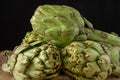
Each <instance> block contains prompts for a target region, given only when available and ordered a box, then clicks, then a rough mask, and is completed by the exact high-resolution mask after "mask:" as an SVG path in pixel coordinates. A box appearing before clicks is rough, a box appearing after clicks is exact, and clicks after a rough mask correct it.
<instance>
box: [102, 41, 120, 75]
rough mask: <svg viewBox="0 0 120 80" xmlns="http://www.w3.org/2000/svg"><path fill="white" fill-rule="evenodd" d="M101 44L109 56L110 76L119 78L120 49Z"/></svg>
mask: <svg viewBox="0 0 120 80" xmlns="http://www.w3.org/2000/svg"><path fill="white" fill-rule="evenodd" d="M101 44H104V45H105V46H106V47H107V48H108V52H109V53H110V55H111V56H110V59H111V63H112V74H114V75H116V76H118V77H120V47H118V46H116V45H111V44H106V43H101Z"/></svg>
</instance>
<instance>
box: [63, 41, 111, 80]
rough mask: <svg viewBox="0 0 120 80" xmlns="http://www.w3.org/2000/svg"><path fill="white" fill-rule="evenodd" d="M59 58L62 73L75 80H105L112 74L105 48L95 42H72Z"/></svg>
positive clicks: (108, 55) (108, 54)
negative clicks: (60, 58) (61, 63)
mask: <svg viewBox="0 0 120 80" xmlns="http://www.w3.org/2000/svg"><path fill="white" fill-rule="evenodd" d="M61 56H62V62H63V66H62V69H63V71H64V72H65V73H66V74H67V75H69V76H71V77H72V78H74V79H75V80H105V79H106V78H107V77H108V76H109V75H110V74H111V73H112V66H111V65H112V63H111V59H110V53H108V52H107V47H105V46H103V45H101V44H99V43H97V42H95V41H84V42H77V41H74V42H72V43H71V44H70V45H68V46H66V47H65V48H64V49H63V50H62V53H61Z"/></svg>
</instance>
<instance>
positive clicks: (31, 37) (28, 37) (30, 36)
mask: <svg viewBox="0 0 120 80" xmlns="http://www.w3.org/2000/svg"><path fill="white" fill-rule="evenodd" d="M34 41H44V36H42V35H41V34H39V33H37V32H35V31H30V32H27V33H26V34H25V36H24V38H23V40H22V42H21V44H26V43H27V44H29V43H31V42H34Z"/></svg>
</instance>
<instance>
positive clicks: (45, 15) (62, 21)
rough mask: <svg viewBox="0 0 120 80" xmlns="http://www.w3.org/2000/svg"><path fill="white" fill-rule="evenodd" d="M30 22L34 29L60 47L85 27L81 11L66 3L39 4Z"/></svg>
mask: <svg viewBox="0 0 120 80" xmlns="http://www.w3.org/2000/svg"><path fill="white" fill-rule="evenodd" d="M30 22H31V24H32V28H33V30H34V31H37V32H38V33H40V34H42V35H43V36H45V38H46V40H52V41H53V42H54V43H55V44H57V45H58V46H60V47H63V46H65V45H67V44H69V43H70V42H71V41H72V40H73V39H74V37H75V36H76V35H78V34H79V31H80V30H81V31H82V29H83V27H84V20H83V18H82V17H81V15H80V13H79V12H78V11H77V10H76V9H74V8H72V7H69V6H65V5H43V6H38V8H37V9H36V10H35V12H34V15H33V16H32V18H31V20H30Z"/></svg>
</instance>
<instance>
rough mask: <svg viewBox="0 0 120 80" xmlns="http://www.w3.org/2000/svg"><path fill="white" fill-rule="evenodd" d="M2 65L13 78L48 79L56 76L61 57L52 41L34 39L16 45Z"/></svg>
mask: <svg viewBox="0 0 120 80" xmlns="http://www.w3.org/2000/svg"><path fill="white" fill-rule="evenodd" d="M4 65H6V67H7V69H9V71H10V72H11V73H12V74H13V76H14V78H15V80H40V79H50V78H54V77H56V76H58V74H59V70H60V66H61V58H60V53H59V49H58V48H57V47H56V46H55V45H54V44H53V43H51V42H45V41H35V42H31V43H29V44H27V43H25V44H21V45H19V46H17V47H16V48H15V49H14V52H13V54H12V55H11V57H10V58H9V60H8V62H7V63H6V64H4ZM3 70H5V69H3ZM6 71H8V70H6Z"/></svg>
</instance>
